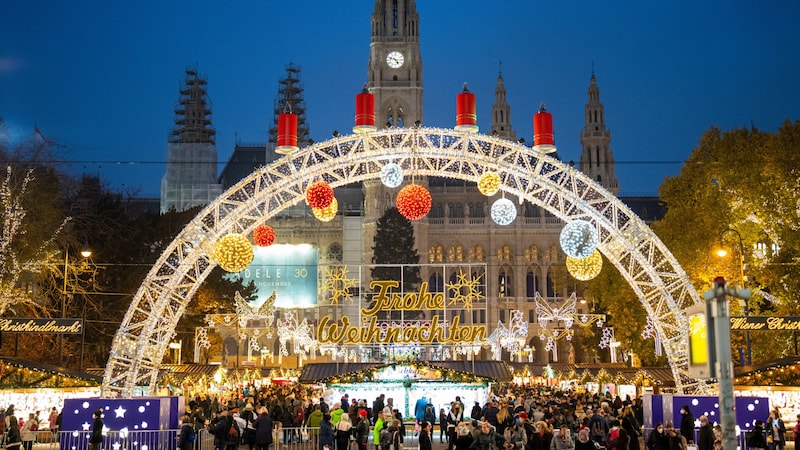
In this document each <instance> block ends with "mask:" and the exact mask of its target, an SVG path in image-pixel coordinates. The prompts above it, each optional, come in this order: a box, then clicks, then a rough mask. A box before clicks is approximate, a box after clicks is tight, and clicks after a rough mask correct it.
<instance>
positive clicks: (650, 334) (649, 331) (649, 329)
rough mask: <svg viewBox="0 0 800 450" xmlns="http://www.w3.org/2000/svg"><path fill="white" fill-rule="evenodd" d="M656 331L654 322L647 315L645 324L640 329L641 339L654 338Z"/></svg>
mask: <svg viewBox="0 0 800 450" xmlns="http://www.w3.org/2000/svg"><path fill="white" fill-rule="evenodd" d="M657 333H658V332H657V331H656V324H655V323H653V320H652V319H651V318H649V317H648V318H647V325H646V326H645V327H644V330H643V331H642V339H650V338H653V339H655V337H656V334H657Z"/></svg>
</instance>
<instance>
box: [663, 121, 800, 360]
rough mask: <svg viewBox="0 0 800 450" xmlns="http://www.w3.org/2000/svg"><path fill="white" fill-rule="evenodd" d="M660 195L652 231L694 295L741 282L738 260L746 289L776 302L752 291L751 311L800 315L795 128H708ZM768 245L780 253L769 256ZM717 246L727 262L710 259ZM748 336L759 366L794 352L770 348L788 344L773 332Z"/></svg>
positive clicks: (798, 125)
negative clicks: (717, 283) (660, 211)
mask: <svg viewBox="0 0 800 450" xmlns="http://www.w3.org/2000/svg"><path fill="white" fill-rule="evenodd" d="M660 197H661V200H662V201H663V202H665V203H666V205H667V214H666V216H665V217H664V219H663V220H661V221H660V222H658V223H656V224H654V226H653V229H654V231H655V232H656V234H658V236H659V237H660V238H661V240H662V241H663V242H664V243H665V244H666V245H667V247H669V249H670V250H671V251H672V253H673V254H674V255H675V257H676V258H677V259H678V261H679V263H680V264H681V266H682V267H683V268H684V269H685V270H686V272H687V274H688V276H689V277H690V279H691V281H692V284H693V285H694V287H695V289H697V290H698V291H699V292H702V291H704V290H707V289H709V288H710V287H711V285H712V281H713V279H714V277H716V276H724V277H725V278H726V279H727V280H728V281H729V282H731V283H737V284H740V283H741V282H742V279H741V265H740V258H741V257H743V258H744V260H745V262H746V264H747V266H748V270H747V272H746V273H745V275H746V276H747V277H749V280H748V287H750V288H751V289H754V290H763V291H766V292H769V293H770V294H771V295H772V296H774V299H772V300H770V299H769V298H766V297H765V296H763V295H761V294H759V293H756V294H755V295H754V297H753V299H752V301H751V310H752V311H754V312H755V313H756V314H759V313H770V314H772V315H789V314H797V313H798V311H800V306H798V305H800V277H799V276H798V275H800V273H799V272H800V270H798V269H799V268H798V262H799V259H798V257H799V256H800V255H798V251H800V122H795V123H790V122H788V121H787V122H785V123H784V124H783V126H781V127H780V128H779V129H778V131H777V133H768V132H762V131H759V130H757V129H734V130H730V131H726V132H722V131H721V130H720V129H718V128H711V129H710V130H709V131H707V132H706V133H704V134H703V136H702V138H701V140H700V142H699V143H698V146H697V147H696V148H695V149H694V151H693V152H692V155H691V156H690V157H689V159H688V160H687V161H686V164H685V165H684V167H683V168H682V169H681V173H680V175H678V176H676V177H671V178H667V179H666V180H665V182H664V184H663V185H662V186H661V190H660ZM729 230H734V231H729ZM737 233H738V235H737ZM739 236H741V245H740V242H739ZM773 244H775V245H777V246H778V248H779V250H778V251H776V252H774V251H772V250H771V249H772V245H773ZM757 245H759V246H760V249H759V247H757ZM719 247H724V248H726V249H727V250H728V252H729V256H728V257H726V258H720V257H718V256H716V255H715V253H714V250H715V249H717V248H719ZM761 249H763V250H761ZM731 308H732V314H734V315H737V314H742V313H743V309H742V307H741V306H740V305H737V304H735V303H734V304H733V305H732V307H731ZM742 335H743V333H734V335H733V336H732V340H733V345H734V347H738V346H741V345H743V342H742V341H743V339H744V337H743V336H742ZM751 335H752V338H753V354H754V355H758V360H760V361H765V360H768V359H771V358H775V357H778V356H780V355H782V354H787V353H791V352H793V351H794V350H793V348H791V347H792V346H791V345H790V344H782V345H775V342H783V343H787V342H789V340H788V339H786V338H785V337H783V336H780V335H779V333H776V332H753V333H751ZM736 353H737V352H734V354H736Z"/></svg>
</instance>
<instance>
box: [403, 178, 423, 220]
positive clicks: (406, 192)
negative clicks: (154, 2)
mask: <svg viewBox="0 0 800 450" xmlns="http://www.w3.org/2000/svg"><path fill="white" fill-rule="evenodd" d="M395 204H396V205H397V211H398V212H400V214H402V215H403V217H405V218H406V219H408V220H419V219H422V218H423V217H425V216H426V215H427V214H428V212H429V211H430V210H431V193H430V192H428V190H427V189H425V188H424V187H422V186H420V185H418V184H409V185H408V186H406V187H404V188H403V189H400V192H398V193H397V198H396V199H395Z"/></svg>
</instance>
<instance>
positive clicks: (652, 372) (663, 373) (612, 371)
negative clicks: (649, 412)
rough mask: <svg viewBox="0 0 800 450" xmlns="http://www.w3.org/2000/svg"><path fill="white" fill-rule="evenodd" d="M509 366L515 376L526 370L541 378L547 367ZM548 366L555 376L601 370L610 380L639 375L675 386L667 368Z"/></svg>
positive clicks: (660, 383)
mask: <svg viewBox="0 0 800 450" xmlns="http://www.w3.org/2000/svg"><path fill="white" fill-rule="evenodd" d="M509 365H510V366H511V367H512V370H513V372H514V373H515V374H516V373H521V372H523V371H524V370H525V368H527V369H528V374H530V376H534V377H535V376H542V374H543V373H544V369H545V367H547V366H548V364H537V363H519V362H515V363H509ZM549 366H550V368H551V369H552V370H553V372H554V373H555V374H557V375H558V374H560V375H565V374H568V373H570V372H572V371H573V370H574V371H575V373H576V374H577V375H578V376H581V375H582V374H583V373H584V372H588V373H589V374H591V375H592V376H595V375H597V374H598V372H600V370H601V369H602V370H605V371H606V372H607V373H608V374H609V375H610V376H611V377H612V378H617V377H621V378H622V379H624V380H629V381H631V380H633V379H635V378H636V377H637V374H640V373H641V374H644V375H645V376H647V377H648V378H649V379H650V380H651V381H653V382H655V383H656V384H659V385H662V386H674V385H675V379H674V377H673V376H672V369H670V368H669V367H630V366H628V365H627V364H625V363H596V364H588V363H581V364H569V363H550V364H549Z"/></svg>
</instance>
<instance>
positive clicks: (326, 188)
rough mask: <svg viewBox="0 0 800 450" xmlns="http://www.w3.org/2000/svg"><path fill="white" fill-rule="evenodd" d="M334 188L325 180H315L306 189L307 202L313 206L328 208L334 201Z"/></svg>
mask: <svg viewBox="0 0 800 450" xmlns="http://www.w3.org/2000/svg"><path fill="white" fill-rule="evenodd" d="M334 198H335V197H334V196H333V189H332V188H331V186H330V185H329V184H328V183H326V182H325V181H322V180H320V181H315V182H313V183H311V184H310V185H309V186H308V188H307V189H306V203H307V204H308V206H310V207H312V208H317V209H321V208H327V207H328V206H330V205H331V203H332V202H333V199H334Z"/></svg>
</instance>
